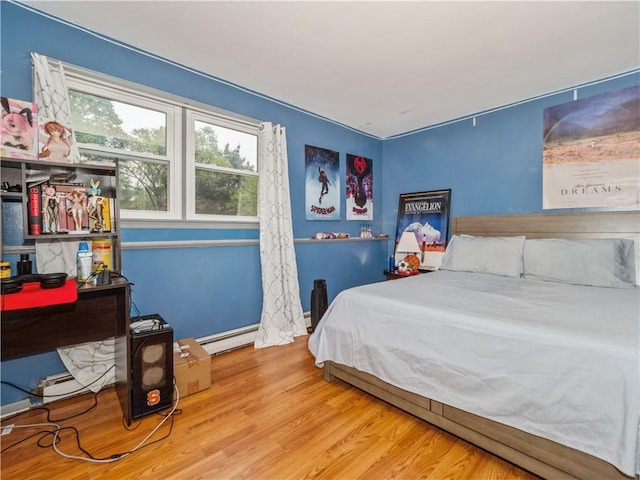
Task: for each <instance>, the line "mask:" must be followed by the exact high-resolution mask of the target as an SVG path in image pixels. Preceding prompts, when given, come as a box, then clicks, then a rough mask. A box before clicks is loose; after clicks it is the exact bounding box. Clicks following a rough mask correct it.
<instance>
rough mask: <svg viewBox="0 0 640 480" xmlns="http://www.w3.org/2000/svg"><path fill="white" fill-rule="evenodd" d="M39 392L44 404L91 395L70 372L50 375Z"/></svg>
mask: <svg viewBox="0 0 640 480" xmlns="http://www.w3.org/2000/svg"><path fill="white" fill-rule="evenodd" d="M113 384H114V382H111V383H107V384H105V385H104V387H102V388H106V387H109V386H111V385H113ZM38 390H39V391H41V392H42V396H43V397H44V398H43V399H42V403H49V402H55V401H57V400H62V399H65V398H69V397H74V396H76V395H82V394H83V393H89V392H91V390H89V389H88V388H86V387H84V386H83V385H82V384H81V383H79V382H78V381H77V380H76V379H75V378H73V377H72V376H71V374H70V373H68V372H63V373H58V374H56V375H50V376H48V377H47V378H45V379H44V380H42V381H41V382H40V384H39V385H38Z"/></svg>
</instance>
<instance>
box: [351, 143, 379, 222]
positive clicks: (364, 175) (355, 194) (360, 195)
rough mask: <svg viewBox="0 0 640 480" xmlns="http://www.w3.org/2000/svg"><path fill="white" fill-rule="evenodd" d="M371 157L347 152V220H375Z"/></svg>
mask: <svg viewBox="0 0 640 480" xmlns="http://www.w3.org/2000/svg"><path fill="white" fill-rule="evenodd" d="M372 167H373V166H372V162H371V159H370V158H365V157H362V156H357V155H351V154H350V153H347V177H346V178H347V180H346V182H345V186H346V189H347V194H346V199H347V201H346V206H345V208H346V209H347V220H373V173H372Z"/></svg>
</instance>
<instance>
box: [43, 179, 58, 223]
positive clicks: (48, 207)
mask: <svg viewBox="0 0 640 480" xmlns="http://www.w3.org/2000/svg"><path fill="white" fill-rule="evenodd" d="M42 196H43V197H44V198H43V200H44V201H43V202H42V203H43V205H44V209H43V212H42V213H43V214H44V224H43V232H44V233H58V232H59V231H60V223H59V221H58V204H59V203H60V199H59V198H58V194H57V192H56V187H55V186H54V185H45V187H44V193H43V195H42Z"/></svg>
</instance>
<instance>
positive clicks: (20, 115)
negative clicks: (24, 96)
mask: <svg viewBox="0 0 640 480" xmlns="http://www.w3.org/2000/svg"><path fill="white" fill-rule="evenodd" d="M0 104H2V117H1V118H0V127H1V129H0V155H1V156H3V157H7V158H18V159H21V160H35V159H36V158H37V157H38V135H37V131H38V106H37V105H36V104H35V103H32V102H26V101H23V100H15V99H13V98H7V97H0Z"/></svg>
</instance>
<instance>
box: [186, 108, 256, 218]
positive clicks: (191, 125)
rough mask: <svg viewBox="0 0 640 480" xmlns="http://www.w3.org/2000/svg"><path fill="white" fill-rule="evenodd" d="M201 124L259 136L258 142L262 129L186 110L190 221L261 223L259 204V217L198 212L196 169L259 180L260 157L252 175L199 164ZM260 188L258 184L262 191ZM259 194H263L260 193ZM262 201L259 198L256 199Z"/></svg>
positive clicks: (187, 190) (254, 125)
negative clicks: (197, 128) (198, 128)
mask: <svg viewBox="0 0 640 480" xmlns="http://www.w3.org/2000/svg"><path fill="white" fill-rule="evenodd" d="M196 121H200V122H204V123H208V124H211V125H215V126H219V127H224V128H228V129H230V130H236V131H239V132H244V133H248V134H250V135H255V136H256V141H258V131H259V126H258V125H256V124H252V123H248V122H243V121H239V120H236V119H233V118H228V117H224V116H222V115H214V114H210V113H205V112H201V111H196V110H192V109H188V110H187V111H186V120H185V124H186V125H185V143H186V192H187V197H186V217H187V220H200V221H202V220H208V221H212V222H226V223H232V224H233V223H247V222H249V223H251V222H258V221H259V218H258V217H259V213H260V212H259V209H260V203H259V202H258V203H257V207H258V212H257V215H256V216H242V215H210V214H202V213H196V168H199V169H204V170H209V171H212V172H221V173H227V174H233V175H245V176H248V177H258V178H259V174H258V165H257V162H258V159H257V158H256V171H255V172H250V171H246V170H238V169H235V168H226V167H221V166H218V165H211V164H205V163H197V162H196V156H195V143H196V142H195V122H196ZM259 188H260V186H259V182H258V189H259ZM258 194H259V192H258ZM256 200H258V199H256Z"/></svg>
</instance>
